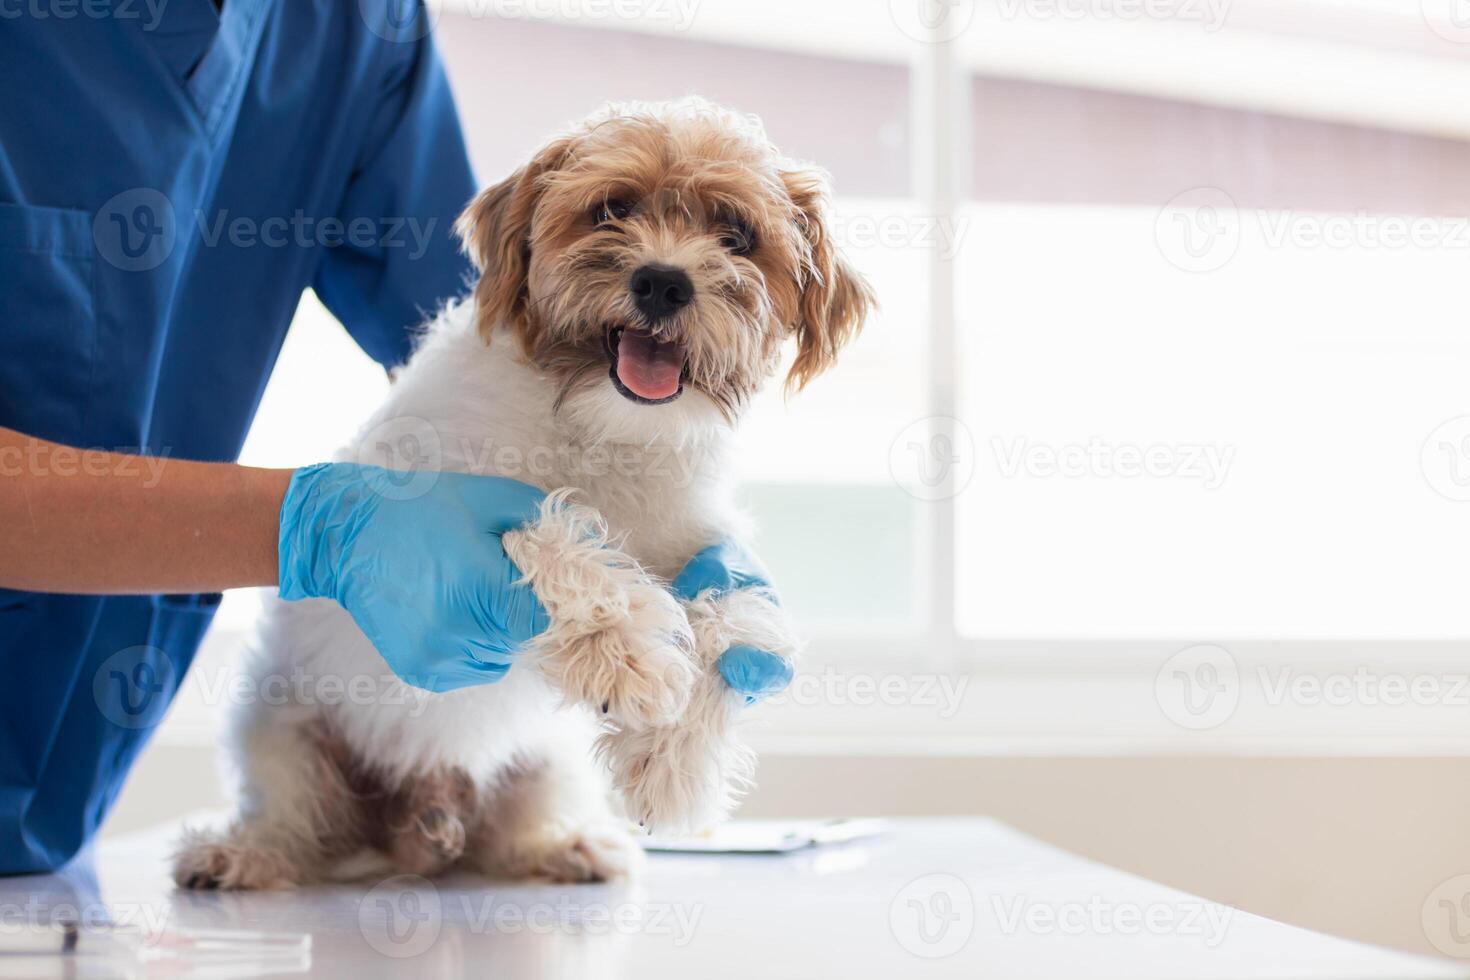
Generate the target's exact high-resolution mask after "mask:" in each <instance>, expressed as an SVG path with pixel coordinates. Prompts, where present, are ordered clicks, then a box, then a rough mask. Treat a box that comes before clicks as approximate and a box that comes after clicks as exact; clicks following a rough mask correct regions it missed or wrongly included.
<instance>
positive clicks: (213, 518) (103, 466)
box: [0, 428, 291, 594]
mask: <svg viewBox="0 0 1470 980" xmlns="http://www.w3.org/2000/svg"><path fill="white" fill-rule="evenodd" d="M290 479H291V471H290V470H261V469H252V468H250V467H245V466H236V465H233V464H229V463H194V462H186V461H183V460H176V459H165V458H161V457H147V458H144V457H137V456H127V455H122V454H118V453H105V452H99V451H96V450H80V449H73V448H71V447H67V446H59V445H57V444H56V443H50V442H46V441H44V440H40V439H33V438H31V437H29V436H25V435H22V434H21V433H18V432H14V431H12V430H10V429H5V428H0V587H5V588H12V589H25V590H30V591H37V592H76V593H114V594H119V593H150V592H216V591H219V590H222V589H229V588H239V587H245V586H265V585H274V584H276V569H277V558H276V537H277V530H278V527H279V521H280V510H281V499H282V498H283V497H284V496H285V493H286V486H287V484H288V483H289V482H290Z"/></svg>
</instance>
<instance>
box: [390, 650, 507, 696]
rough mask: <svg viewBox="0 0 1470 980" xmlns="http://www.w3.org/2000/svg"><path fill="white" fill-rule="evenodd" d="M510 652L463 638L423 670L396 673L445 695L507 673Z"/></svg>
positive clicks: (486, 682) (424, 687) (411, 682)
mask: <svg viewBox="0 0 1470 980" xmlns="http://www.w3.org/2000/svg"><path fill="white" fill-rule="evenodd" d="M512 659H513V655H512V652H511V651H509V650H506V649H504V648H503V647H500V646H498V645H496V644H493V643H486V642H483V641H480V640H465V641H464V642H463V643H462V644H461V645H459V648H458V650H457V654H456V655H455V656H452V657H445V658H439V659H436V660H435V661H434V662H433V663H432V664H426V665H425V667H424V668H423V669H420V670H412V671H406V672H404V673H400V674H399V675H398V676H399V677H400V679H402V681H403V682H404V683H405V684H407V685H409V686H410V687H416V688H419V689H420V690H424V691H429V692H431V693H433V694H445V693H447V692H449V691H458V690H459V689H460V688H464V687H474V686H475V685H478V684H494V683H495V682H496V681H499V680H501V679H502V678H504V677H505V675H506V674H507V673H509V672H510V665H511V662H512Z"/></svg>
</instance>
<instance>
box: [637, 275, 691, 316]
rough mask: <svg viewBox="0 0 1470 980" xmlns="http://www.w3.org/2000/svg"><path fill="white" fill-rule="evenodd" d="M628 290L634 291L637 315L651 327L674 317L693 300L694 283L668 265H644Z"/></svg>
mask: <svg viewBox="0 0 1470 980" xmlns="http://www.w3.org/2000/svg"><path fill="white" fill-rule="evenodd" d="M628 288H629V289H630V290H632V291H633V301H634V302H635V303H636V304H638V311H639V312H640V313H642V314H643V315H644V316H645V317H647V318H648V322H649V323H657V322H658V321H660V320H663V319H665V318H667V317H671V316H673V315H674V314H675V313H678V312H679V311H680V310H682V309H683V308H684V307H686V306H688V305H689V301H690V300H692V299H693V298H694V283H692V282H690V281H689V277H688V276H686V275H685V274H684V273H682V272H680V271H679V270H678V269H671V268H669V267H668V266H666V265H645V266H644V267H643V268H641V269H639V270H638V271H637V272H635V273H633V280H632V281H631V282H630V283H628Z"/></svg>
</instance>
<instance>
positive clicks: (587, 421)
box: [176, 302, 796, 887]
mask: <svg viewBox="0 0 1470 980" xmlns="http://www.w3.org/2000/svg"><path fill="white" fill-rule="evenodd" d="M555 396H556V391H555V390H554V387H553V384H552V382H551V380H550V379H548V378H547V377H544V376H542V375H541V374H540V373H539V372H538V371H537V370H536V369H535V368H534V367H532V366H531V365H529V364H528V363H527V362H526V361H525V360H524V358H523V357H522V356H521V355H520V353H519V351H518V349H517V348H516V345H515V344H514V343H513V342H512V341H510V340H509V339H508V337H507V336H506V335H504V334H502V335H499V336H498V338H497V340H496V342H495V343H493V344H490V345H487V344H486V343H484V342H483V341H482V340H481V339H480V338H479V336H478V335H477V334H476V331H475V328H474V310H473V307H472V304H471V303H469V302H464V303H460V304H456V305H452V306H450V307H449V308H448V309H446V310H445V312H444V313H443V314H442V315H441V316H440V317H439V318H438V319H437V320H436V321H435V322H434V323H433V324H432V325H431V326H430V327H429V329H428V330H427V332H426V334H425V336H424V338H423V340H422V342H421V344H420V346H419V349H418V350H417V352H416V353H415V355H414V357H413V359H412V360H411V362H410V363H409V364H408V365H407V366H406V367H405V368H404V369H403V370H402V371H401V372H400V373H399V375H398V377H397V378H396V379H395V382H394V384H393V386H392V389H391V392H390V394H389V396H388V399H387V401H386V402H385V403H384V405H383V406H382V407H381V408H380V409H379V410H378V411H377V412H376V413H375V414H374V416H373V417H372V418H371V419H369V421H368V423H367V424H366V426H365V427H364V429H363V430H362V433H361V434H360V435H359V436H358V438H357V439H356V440H355V441H354V443H353V444H352V445H350V446H348V447H346V449H345V450H344V451H343V452H342V453H341V454H340V456H339V458H340V459H343V460H353V461H357V462H363V463H375V464H378V465H387V466H391V467H394V468H402V467H403V466H404V465H405V464H406V461H405V460H403V459H400V458H397V457H396V453H397V452H398V451H399V450H398V448H396V447H397V443H395V441H394V440H393V439H391V438H390V439H387V440H386V443H385V442H384V441H383V439H382V436H383V433H385V432H389V433H392V432H398V431H402V430H403V428H404V426H405V424H407V425H408V427H409V428H412V429H413V430H414V431H420V432H429V433H431V434H437V442H438V446H437V448H436V447H432V446H430V447H428V449H429V450H430V451H429V452H428V456H429V459H428V461H427V465H428V466H429V468H431V469H443V470H454V471H461V472H474V473H481V474H499V475H504V476H508V477H513V478H515V479H518V480H522V481H524V482H528V483H533V484H536V485H537V486H539V487H540V488H542V489H543V490H546V491H555V493H554V494H553V496H552V498H551V499H550V500H549V501H548V504H547V506H546V507H545V508H544V510H543V515H542V518H541V520H540V521H539V522H537V523H536V524H534V525H532V526H531V527H529V528H527V529H525V530H524V531H520V532H515V533H513V534H508V535H506V536H505V543H506V548H507V552H508V554H510V555H511V557H512V559H513V560H514V561H515V562H516V563H517V567H519V568H520V569H521V570H522V571H523V572H524V573H525V576H526V578H527V579H528V580H529V581H530V582H531V583H532V585H533V587H534V588H535V589H536V591H537V594H538V596H539V597H540V598H541V600H542V602H543V604H544V605H545V607H546V609H547V611H548V614H549V616H550V618H551V628H550V630H549V631H548V632H547V633H546V634H545V635H544V636H542V637H540V638H538V639H537V640H536V641H535V642H534V643H533V644H532V646H531V648H530V649H528V650H526V651H524V653H523V655H522V656H521V658H520V659H519V660H518V661H517V663H516V665H515V666H514V667H513V668H512V669H511V670H510V672H509V673H508V675H507V676H506V677H505V679H504V680H502V681H501V682H499V683H496V684H491V685H486V686H481V687H474V688H468V689H464V690H460V691H456V692H453V693H448V694H440V695H428V694H425V693H423V692H420V691H416V690H414V689H411V688H408V687H406V686H405V685H402V684H401V683H400V682H398V681H396V680H394V679H391V677H390V672H389V670H388V667H387V665H386V664H385V662H384V661H383V660H382V658H381V657H380V656H379V655H378V653H377V651H376V650H375V649H374V648H373V647H372V645H371V644H370V643H369V642H368V640H367V638H366V637H365V636H364V635H363V634H362V633H361V632H360V631H359V630H358V628H357V627H356V625H355V624H354V623H353V621H352V619H351V618H350V617H349V616H348V614H347V613H346V612H344V611H343V610H342V609H341V608H340V607H338V606H337V605H335V604H334V603H332V602H328V601H321V600H309V601H304V602H296V603H283V602H280V601H279V600H272V601H271V602H269V604H268V608H267V610H266V613H265V617H264V621H263V623H262V624H261V630H260V639H259V643H258V645H257V647H258V652H257V653H256V654H255V655H254V656H253V657H252V658H251V660H250V663H249V672H250V674H251V676H252V677H253V678H254V679H255V680H256V682H257V684H259V685H262V686H264V685H265V684H267V682H268V681H267V679H268V678H271V677H272V676H291V675H293V674H296V675H305V676H308V677H316V678H321V677H338V678H347V679H350V678H355V677H364V676H365V677H371V678H375V679H382V680H380V681H379V684H380V686H381V689H380V690H379V691H378V692H377V695H378V696H377V697H376V699H375V701H374V703H370V704H361V703H356V704H323V703H320V702H321V701H322V700H324V699H320V698H305V699H302V698H300V697H295V696H292V697H291V698H289V699H288V700H286V701H285V702H284V703H282V702H281V700H280V699H279V698H275V699H268V700H267V699H252V700H251V701H250V703H247V704H246V705H245V706H244V707H242V708H241V709H240V710H239V711H238V712H237V716H236V718H235V724H234V726H233V729H234V736H233V738H232V740H231V745H230V748H231V752H232V755H233V758H234V760H235V762H236V764H237V766H238V768H239V771H240V775H241V791H242V792H241V801H240V812H239V816H238V818H237V820H236V821H235V823H234V825H233V826H232V827H231V828H230V830H228V831H227V832H225V833H223V834H218V835H209V834H195V835H191V836H190V837H188V838H186V841H185V844H184V846H183V848H182V850H181V852H180V855H179V858H178V863H177V868H176V877H177V879H178V880H179V881H180V883H181V884H182V883H188V884H193V885H195V886H221V887H285V886H289V885H291V884H293V883H295V882H298V881H304V880H312V879H314V878H319V877H329V876H334V875H341V874H348V873H356V871H357V870H362V869H364V868H370V867H373V866H374V860H372V859H365V858H364V855H363V854H361V853H356V854H352V855H342V854H328V853H325V852H324V849H323V847H322V846H321V842H322V841H323V840H325V839H327V838H328V837H329V836H330V835H331V833H332V830H333V826H332V824H333V821H334V820H338V819H341V812H342V807H343V806H347V805H350V804H351V799H352V790H351V788H350V787H346V786H343V785H339V784H340V783H341V782H342V780H341V778H340V777H339V776H334V775H333V774H332V773H330V772H324V770H326V769H330V767H328V766H323V765H322V763H321V754H320V752H318V751H316V750H315V749H314V747H313V743H312V741H311V732H312V731H313V730H314V726H317V725H320V724H323V723H325V724H328V725H329V726H330V728H331V730H332V731H333V732H335V733H336V734H337V735H338V736H339V737H340V738H341V739H342V740H343V741H345V743H346V744H347V746H348V747H349V748H350V751H351V753H352V754H353V756H354V757H355V758H358V759H361V760H365V761H367V762H370V763H371V764H372V766H373V767H374V768H375V769H376V770H378V771H379V772H380V773H381V774H382V777H383V778H384V779H385V780H386V781H387V782H388V783H389V784H390V785H392V784H398V783H403V784H408V783H410V782H411V781H412V780H414V779H415V778H417V777H419V776H420V774H422V773H425V772H432V771H436V770H444V769H451V768H452V769H458V770H462V771H463V772H465V773H467V774H468V775H469V777H470V778H471V779H472V780H473V782H474V783H475V785H476V786H477V787H479V788H480V791H481V794H482V803H481V804H480V806H479V808H478V811H477V814H476V817H475V819H474V820H473V821H471V822H470V825H469V826H465V827H463V828H462V830H463V833H462V834H461V835H460V836H462V837H464V838H465V839H466V840H465V851H464V854H463V857H462V861H463V863H464V864H466V865H468V866H471V867H476V868H479V869H481V870H485V871H489V872H494V873H505V874H511V875H528V874H543V875H549V876H551V877H555V878H561V879H568V880H575V879H581V878H602V877H609V876H615V875H620V874H626V873H628V872H629V871H630V870H631V869H633V868H634V867H636V861H637V858H636V848H635V847H634V846H633V844H632V842H631V839H630V838H629V836H628V835H627V833H626V832H625V831H624V830H623V829H622V825H621V824H620V822H619V821H618V820H617V819H616V818H615V816H614V810H613V809H611V808H610V806H609V803H608V793H607V792H606V787H607V774H606V772H605V770H604V768H603V767H602V766H601V765H600V764H599V762H598V759H597V758H595V757H594V753H593V746H594V741H597V740H599V736H600V742H599V748H600V756H601V758H602V759H603V760H605V761H606V762H607V763H608V764H609V765H610V766H611V768H612V775H613V782H614V783H615V785H616V787H617V789H618V790H619V791H620V793H621V795H622V796H623V798H624V799H625V800H627V802H628V813H629V815H630V816H632V817H634V818H637V819H640V820H643V821H644V822H645V823H648V824H650V825H651V826H657V827H660V828H665V827H685V828H688V827H698V826H700V825H702V824H705V823H706V822H708V821H711V820H714V819H717V818H718V817H719V816H720V815H721V814H722V813H724V812H725V811H727V810H728V808H729V807H730V806H731V805H732V804H733V803H734V801H735V800H736V798H737V797H738V795H739V792H740V790H741V787H742V785H743V784H744V782H745V781H746V780H748V778H749V775H750V764H751V759H750V754H749V752H748V751H747V750H746V749H745V748H744V747H743V746H741V745H740V743H739V741H738V740H737V738H736V736H735V727H736V722H737V721H738V719H739V717H740V715H741V714H742V713H743V710H744V706H743V703H742V699H741V698H740V696H739V695H736V694H734V693H733V692H731V691H729V690H728V688H727V687H726V685H725V683H724V681H723V679H722V678H721V677H720V676H719V675H718V673H717V672H716V670H715V662H716V661H717V660H718V658H719V655H720V654H721V653H722V652H723V651H724V650H725V649H726V648H727V647H728V646H729V645H730V644H731V643H734V642H754V643H757V644H758V645H760V646H762V647H764V648H766V649H771V650H774V651H777V652H780V653H783V654H786V655H788V656H789V655H794V654H795V652H796V644H795V642H794V640H793V639H792V638H791V632H790V630H789V628H788V627H787V625H786V623H785V620H784V618H783V617H782V616H781V613H780V610H779V609H778V608H777V607H776V606H775V604H774V603H772V602H770V601H769V600H768V599H766V598H765V597H763V596H761V595H759V594H743V593H742V594H735V595H732V596H726V597H723V598H720V599H711V598H705V599H703V600H701V601H696V602H694V603H692V604H689V605H687V606H684V605H683V604H680V603H678V602H676V601H675V600H674V599H673V598H672V596H671V594H670V593H669V592H667V590H666V588H665V584H666V581H667V580H668V579H670V578H672V577H673V576H674V575H675V574H677V573H678V571H679V570H680V569H681V568H682V567H683V565H684V564H685V562H687V561H688V560H689V559H690V558H691V557H692V556H693V555H694V554H695V553H696V552H697V551H699V550H700V549H701V548H702V547H704V546H706V545H708V544H711V543H713V542H715V541H717V540H719V539H721V538H723V537H727V536H730V535H732V534H738V533H739V532H740V529H741V520H740V518H739V515H738V514H737V512H736V511H735V509H734V508H733V507H732V505H731V503H730V496H729V483H728V480H727V478H726V474H727V473H728V463H727V458H726V456H727V451H728V447H729V442H730V431H729V428H728V425H727V423H726V422H725V421H724V420H723V418H722V417H721V415H720V413H719V411H718V410H717V409H716V407H715V406H714V405H713V403H711V402H710V401H709V400H708V399H706V398H705V396H703V395H702V394H701V393H700V392H698V391H697V390H693V389H691V390H689V391H687V392H686V393H685V394H684V395H683V396H682V397H681V398H680V399H678V400H677V401H675V402H673V403H671V404H667V405H660V406H646V405H637V404H633V403H631V402H629V401H628V400H626V399H625V398H623V397H622V396H620V395H619V394H617V392H616V391H615V390H614V388H613V386H612V385H611V384H601V385H595V386H591V387H590V388H586V389H579V390H578V391H576V392H574V393H573V394H572V395H571V396H570V397H569V398H568V399H567V400H566V401H565V403H564V404H563V405H562V406H561V407H560V410H559V411H558V410H554V407H553V403H554V400H555ZM405 420H410V421H409V422H408V423H405ZM412 420H417V421H412ZM421 423H427V425H428V427H429V428H424V426H423V425H422V424H421ZM430 441H432V440H430ZM414 445H415V446H416V451H423V450H424V449H425V446H424V445H423V441H422V440H420V441H419V442H417V443H415V444H414ZM589 451H590V452H592V454H593V455H592V456H591V457H590V458H589V457H588V456H586V455H585V454H586V453H588V452H589ZM603 452H605V453H607V454H608V456H609V458H610V459H611V460H612V461H613V463H614V464H616V462H617V460H618V458H619V457H620V456H621V459H622V460H623V464H621V465H611V464H610V465H608V466H602V465H601V463H600V461H601V459H602V456H601V455H599V454H600V453H603ZM385 454H386V455H385ZM629 461H632V462H631V465H627V464H628V463H629ZM604 703H606V704H607V716H606V717H605V718H601V717H599V715H600V712H601V709H602V707H603V704H604ZM455 833H456V834H459V833H460V831H459V830H455ZM378 857H379V858H380V857H381V855H379V856H378ZM456 860H459V859H458V858H456ZM388 864H389V866H392V865H393V862H392V861H391V860H390V861H388ZM402 866H403V865H402V863H401V862H400V863H399V867H402ZM410 870H418V869H416V868H411V869H410Z"/></svg>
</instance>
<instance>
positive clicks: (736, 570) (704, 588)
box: [673, 540, 792, 704]
mask: <svg viewBox="0 0 1470 980" xmlns="http://www.w3.org/2000/svg"><path fill="white" fill-rule="evenodd" d="M770 588H771V577H770V573H769V572H767V571H766V569H765V566H764V565H762V564H761V562H760V559H759V558H757V557H756V556H755V555H753V554H751V553H750V551H748V550H747V549H746V548H744V547H742V546H741V545H740V544H739V543H737V542H735V541H729V540H726V541H722V542H720V543H719V544H715V545H710V546H709V547H708V548H705V549H704V550H703V551H701V552H700V553H699V554H697V555H695V556H694V557H693V558H691V559H689V564H687V565H685V566H684V570H683V571H682V572H680V573H679V577H678V578H676V579H674V584H673V590H674V594H675V595H677V596H678V597H679V598H681V599H686V600H689V599H695V598H698V597H699V596H701V595H703V594H704V593H706V592H708V591H710V590H714V592H715V593H716V594H717V595H722V594H724V593H726V592H733V591H735V590H736V589H770ZM720 676H721V677H723V678H725V683H726V684H729V685H730V687H731V688H733V689H734V690H736V691H739V692H740V693H741V694H744V695H745V702H746V703H747V704H750V703H752V702H754V701H757V700H759V699H760V698H763V697H766V696H767V695H771V694H777V693H779V692H781V691H784V690H786V688H787V687H789V686H790V685H791V677H792V667H791V661H789V660H787V659H786V658H785V657H782V656H780V655H778V654H775V653H771V652H770V651H769V650H759V649H756V648H755V647H752V646H746V645H745V644H736V645H735V646H733V647H731V648H730V649H728V650H726V651H725V652H724V653H723V654H721V656H720Z"/></svg>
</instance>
